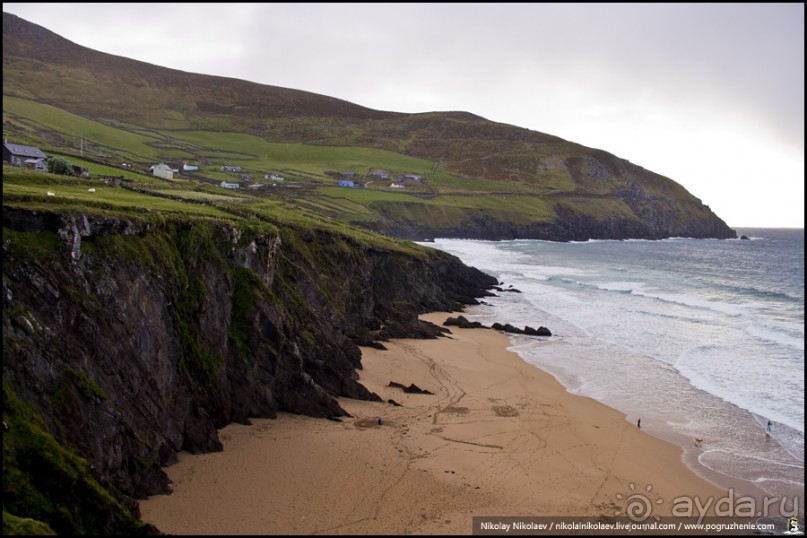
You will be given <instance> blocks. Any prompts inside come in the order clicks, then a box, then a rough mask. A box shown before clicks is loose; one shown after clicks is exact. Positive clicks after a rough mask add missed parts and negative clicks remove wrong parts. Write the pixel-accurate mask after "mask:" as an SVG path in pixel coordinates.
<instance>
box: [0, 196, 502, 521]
mask: <svg viewBox="0 0 807 538" xmlns="http://www.w3.org/2000/svg"><path fill="white" fill-rule="evenodd" d="M3 226H4V232H3V258H4V263H3V355H4V361H3V380H4V381H3V384H4V422H6V426H7V427H8V428H9V431H7V432H6V435H4V468H9V467H11V468H14V469H16V470H17V471H18V472H17V474H20V475H21V476H23V478H22V479H21V480H22V481H23V482H25V480H27V481H28V482H25V484H26V487H28V489H25V488H22V486H20V487H9V486H8V484H7V483H6V475H5V472H4V510H8V512H9V513H10V514H14V515H16V516H22V517H33V518H34V519H36V520H39V521H43V522H45V523H47V524H48V525H51V526H52V527H53V529H54V530H56V531H59V532H76V531H81V530H82V529H85V527H81V526H79V525H78V523H77V521H79V520H80V518H79V516H80V515H81V514H83V513H86V510H87V509H88V507H87V506H86V503H87V502H88V501H87V498H86V497H85V498H82V496H80V495H70V494H65V493H64V492H59V491H58V489H59V488H54V487H53V484H50V485H48V484H47V481H48V478H47V477H41V476H33V475H35V474H36V471H35V469H36V466H35V465H33V464H32V463H31V462H30V461H28V460H27V459H26V458H25V457H24V455H23V454H22V450H20V453H19V454H17V455H16V456H15V455H14V454H12V455H11V456H9V453H8V452H9V451H8V450H6V446H7V445H6V438H7V437H9V438H10V439H13V438H15V435H19V434H20V431H18V430H19V429H22V428H23V425H25V427H26V428H27V425H28V424H31V423H33V422H36V423H37V424H40V428H41V431H42V432H44V433H43V435H52V436H53V439H54V441H55V443H56V444H57V445H62V446H63V447H65V448H67V449H68V450H69V451H70V452H74V453H75V454H77V455H79V456H80V457H81V458H84V459H86V468H87V471H86V472H87V473H88V474H89V475H91V477H92V478H93V479H94V480H96V481H97V482H98V483H99V484H102V485H103V487H106V489H107V490H108V491H110V492H112V493H111V495H112V496H113V500H114V501H115V502H118V503H121V504H122V506H124V507H128V509H129V510H130V511H131V515H132V517H135V516H136V515H137V510H136V504H135V503H133V502H131V498H138V497H143V496H146V495H150V494H155V493H160V492H166V491H168V480H167V477H166V475H165V474H164V472H163V471H162V470H161V467H162V466H165V465H168V464H170V463H172V462H174V461H175V459H176V454H177V452H178V451H180V450H188V451H191V452H200V451H211V450H218V449H220V447H221V444H220V443H219V440H218V437H217V428H221V427H222V426H224V425H226V424H227V423H229V422H232V421H238V422H244V421H247V420H248V418H249V417H258V416H260V417H272V416H274V415H275V413H276V412H277V411H279V410H284V411H290V412H294V413H302V414H306V415H311V416H317V417H339V416H343V415H345V414H346V413H345V411H344V410H343V409H342V408H341V407H340V406H339V404H338V403H337V402H336V400H335V399H334V396H346V397H350V398H360V399H376V398H377V396H376V395H375V394H372V393H370V392H368V391H367V390H366V389H365V388H364V387H363V386H362V385H361V384H359V383H358V382H357V378H358V376H357V375H356V369H359V368H361V362H360V351H359V348H358V346H357V344H369V343H372V342H373V341H374V340H378V339H383V338H386V337H403V336H421V337H435V336H437V335H438V334H439V333H440V329H439V328H437V327H436V326H433V325H429V324H425V323H423V322H421V321H419V320H418V319H417V313H422V312H426V311H435V310H445V311H454V310H459V309H460V308H461V307H462V305H464V304H469V303H473V302H476V300H475V298H476V297H481V296H484V295H485V294H486V293H487V292H486V289H488V288H490V287H491V286H492V285H495V284H496V280H495V279H493V278H492V277H489V276H487V275H484V274H483V273H481V272H479V271H477V270H475V269H472V268H469V267H466V266H464V265H463V264H462V263H461V262H460V261H459V260H458V259H457V258H455V257H453V256H450V255H447V254H445V253H441V252H437V251H430V250H427V249H421V248H419V247H416V246H414V245H401V244H400V243H395V242H390V246H389V247H385V246H379V244H380V245H383V244H384V243H376V244H374V245H370V244H366V243H363V242H361V241H360V240H358V239H356V238H355V237H353V236H350V235H339V234H336V233H333V232H326V231H317V230H306V229H299V228H294V227H292V226H283V227H277V226H270V225H266V223H261V225H260V226H249V225H247V224H234V223H233V222H226V221H217V220H202V219H190V218H188V219H183V218H160V217H154V216H149V218H146V217H144V218H142V219H136V218H129V217H127V218H121V217H118V216H104V215H97V214H96V215H88V214H72V215H68V214H62V213H56V212H42V211H33V210H27V209H17V208H11V207H5V208H4V211H3ZM15 402H24V404H22V403H20V405H24V406H25V409H27V411H25V413H22V412H18V413H14V416H11V414H12V411H11V408H12V407H13V406H12V404H14V405H16V404H15ZM7 415H8V416H7ZM25 417H39V418H25ZM7 419H8V420H7ZM9 443H11V441H9ZM9 446H10V445H9ZM15 458H16V459H15ZM7 459H10V461H7ZM32 469H34V470H32ZM64 472H65V473H67V471H64ZM26 473H28V475H26ZM67 474H69V473H67ZM73 474H75V473H73ZM15 476H16V475H15ZM29 489H30V490H31V491H33V492H34V493H30V492H29V493H26V492H28V491H29ZM37 495H39V496H38V497H37ZM54 496H55V497H54ZM40 497H42V498H43V499H44V500H42V499H40ZM47 503H50V504H51V505H53V506H54V507H56V508H54V510H55V513H56V515H53V513H52V512H53V511H51V512H49V511H48V510H47V509H46V508H43V505H46V504H47ZM62 504H63V505H64V506H67V509H66V510H67V511H68V512H71V513H73V514H74V517H64V514H62V515H61V516H59V512H60V509H58V506H59V505H62ZM4 519H5V518H4ZM124 519H126V518H124ZM93 521H95V520H93ZM98 521H99V523H98V524H97V525H96V526H95V527H93V524H91V523H88V524H87V525H88V526H89V529H90V530H95V531H97V532H122V531H126V532H128V531H131V520H127V521H129V523H127V525H130V526H129V527H126V526H125V525H123V526H122V524H121V521H120V518H115V517H107V518H106V519H104V518H101V519H99V520H98Z"/></svg>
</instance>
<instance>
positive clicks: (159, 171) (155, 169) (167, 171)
mask: <svg viewBox="0 0 807 538" xmlns="http://www.w3.org/2000/svg"><path fill="white" fill-rule="evenodd" d="M149 172H151V173H152V175H154V176H157V177H161V178H163V179H174V170H173V169H172V168H171V167H170V166H168V165H167V164H165V163H160V164H155V165H153V166H150V167H149Z"/></svg>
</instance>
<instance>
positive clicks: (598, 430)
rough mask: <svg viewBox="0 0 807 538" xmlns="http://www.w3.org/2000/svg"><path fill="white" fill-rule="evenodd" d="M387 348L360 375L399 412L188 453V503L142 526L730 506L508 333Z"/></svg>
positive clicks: (439, 525)
mask: <svg viewBox="0 0 807 538" xmlns="http://www.w3.org/2000/svg"><path fill="white" fill-rule="evenodd" d="M450 315H456V314H446V313H433V314H428V315H424V316H423V318H424V319H427V320H429V321H432V322H434V323H437V324H442V322H443V321H445V319H446V317H448V316H450ZM385 346H386V347H387V348H388V349H387V350H377V349H373V348H363V349H362V363H363V366H364V368H363V370H361V371H360V372H359V375H360V381H361V382H362V383H363V384H364V385H365V386H366V387H367V388H368V389H370V390H371V391H373V392H375V393H376V394H378V395H379V396H381V398H382V399H383V400H384V403H378V402H363V401H355V400H349V399H340V401H339V402H340V404H341V405H342V406H343V407H344V408H345V410H346V411H348V412H349V413H350V414H351V415H352V418H344V419H343V420H342V421H341V422H335V421H330V420H325V419H314V418H310V417H303V416H296V415H291V414H287V413H281V414H279V416H278V418H277V419H274V420H270V419H254V420H253V425H251V426H244V425H230V426H227V427H226V428H224V429H222V430H221V431H220V437H221V440H222V443H223V445H224V450H223V451H222V452H218V453H212V454H203V455H190V454H185V453H183V454H180V458H179V463H177V464H176V465H173V466H171V467H169V468H168V469H167V470H166V472H167V473H168V475H169V477H170V478H171V480H172V481H173V488H174V492H173V493H172V494H171V495H162V496H154V497H151V498H149V499H147V500H144V501H141V502H140V507H141V511H142V518H143V519H144V520H145V521H147V522H149V523H152V524H154V525H156V526H157V528H159V529H160V530H161V531H162V532H164V533H168V534H436V533H443V534H446V533H447V534H471V532H472V530H473V527H472V517H473V516H592V517H594V516H607V517H611V516H615V515H623V516H624V510H625V509H626V504H625V501H624V499H626V498H628V497H629V496H630V495H632V494H635V493H640V494H642V495H643V496H644V497H646V498H647V499H648V500H649V501H650V502H651V504H652V510H653V512H652V513H653V515H659V516H664V515H669V514H670V511H671V509H672V506H673V503H672V499H675V498H677V497H681V496H690V497H694V496H697V497H699V498H700V499H706V498H708V497H714V498H722V497H725V496H726V490H724V489H720V488H718V487H717V486H715V485H713V484H712V483H710V482H708V481H706V480H705V479H703V478H702V477H700V476H698V475H697V474H695V473H694V472H693V471H691V470H690V469H689V468H688V467H687V466H686V465H685V464H684V463H683V461H682V453H683V452H682V449H681V448H680V447H679V446H677V445H674V444H672V443H669V442H667V441H663V440H661V439H658V438H656V437H653V436H651V435H649V434H647V433H645V432H643V431H642V430H640V429H639V428H637V427H636V423H635V422H633V421H628V420H627V419H626V417H625V416H624V415H623V414H621V413H619V412H617V411H615V410H613V409H611V408H609V407H606V406H605V405H603V404H601V403H599V402H597V401H595V400H592V399H589V398H585V397H581V396H577V395H573V394H570V393H568V392H567V391H566V390H565V389H564V388H563V387H562V386H561V385H560V384H559V383H558V382H557V381H556V380H555V379H554V378H553V377H552V376H550V375H549V374H547V373H545V372H543V371H541V370H539V369H537V368H535V367H534V366H531V365H529V364H527V363H525V362H524V361H522V360H521V358H520V357H519V356H518V355H516V354H515V353H513V352H511V351H508V350H507V347H508V346H509V339H508V337H507V336H506V335H504V334H502V333H499V332H496V331H493V330H487V329H457V328H452V334H451V337H450V338H439V339H437V340H394V341H391V342H386V343H385ZM390 381H395V382H397V383H400V384H402V385H405V386H408V385H410V384H413V383H414V384H415V385H417V386H418V387H420V388H421V389H425V390H428V391H430V392H431V393H432V394H411V393H406V392H404V391H403V390H402V389H401V388H397V387H390V386H389V382H390ZM390 399H391V400H394V401H395V402H397V403H398V404H400V406H396V405H393V404H391V403H387V400H390ZM379 418H380V419H381V423H380V424H379V421H378V419H379Z"/></svg>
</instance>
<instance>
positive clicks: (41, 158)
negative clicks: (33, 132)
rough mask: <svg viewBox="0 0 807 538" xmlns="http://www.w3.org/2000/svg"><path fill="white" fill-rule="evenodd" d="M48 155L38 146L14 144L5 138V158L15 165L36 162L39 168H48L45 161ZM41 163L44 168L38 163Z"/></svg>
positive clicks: (36, 166) (35, 164) (35, 165)
mask: <svg viewBox="0 0 807 538" xmlns="http://www.w3.org/2000/svg"><path fill="white" fill-rule="evenodd" d="M47 159H48V157H47V155H45V154H44V153H42V150H41V149H39V148H38V147H36V146H24V145H22V144H12V143H11V142H9V141H7V140H5V139H3V160H4V161H5V162H7V163H9V164H12V165H14V166H24V165H25V164H26V162H27V163H29V164H34V167H35V168H37V169H46V168H47V167H46V166H45V161H47ZM37 163H39V164H41V166H42V168H40V166H39V165H38V164H37Z"/></svg>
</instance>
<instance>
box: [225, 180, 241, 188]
mask: <svg viewBox="0 0 807 538" xmlns="http://www.w3.org/2000/svg"><path fill="white" fill-rule="evenodd" d="M221 187H222V188H223V189H240V188H241V184H240V183H230V182H229V181H222V182H221Z"/></svg>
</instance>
